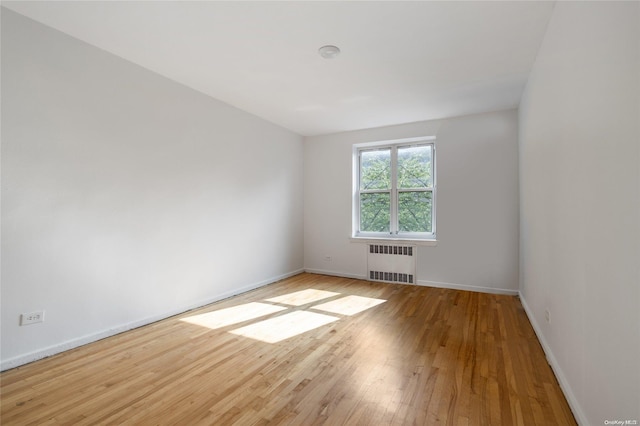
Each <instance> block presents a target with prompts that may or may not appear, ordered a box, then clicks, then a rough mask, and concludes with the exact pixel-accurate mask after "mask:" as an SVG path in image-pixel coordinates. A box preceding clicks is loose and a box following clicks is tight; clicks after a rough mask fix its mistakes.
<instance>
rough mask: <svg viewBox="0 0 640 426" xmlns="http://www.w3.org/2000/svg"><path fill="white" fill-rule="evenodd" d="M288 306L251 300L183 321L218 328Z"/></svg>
mask: <svg viewBox="0 0 640 426" xmlns="http://www.w3.org/2000/svg"><path fill="white" fill-rule="evenodd" d="M285 309H287V308H284V307H282V306H276V305H270V304H267V303H258V302H251V303H245V304H243V305H238V306H234V307H232V308H225V309H220V310H218V311H212V312H207V313H205V314H199V315H193V316H190V317H187V318H182V319H181V321H184V322H188V323H190V324H195V325H200V326H203V327H207V328H211V329H216V328H221V327H226V326H228V325H232V324H237V323H240V322H243V321H249V320H252V319H255V318H258V317H262V316H265V315H269V314H273V313H275V312H280V311H283V310H285Z"/></svg>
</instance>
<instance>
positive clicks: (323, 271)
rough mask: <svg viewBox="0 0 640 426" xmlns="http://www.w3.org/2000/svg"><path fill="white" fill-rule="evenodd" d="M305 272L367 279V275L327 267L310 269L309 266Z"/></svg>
mask: <svg viewBox="0 0 640 426" xmlns="http://www.w3.org/2000/svg"><path fill="white" fill-rule="evenodd" d="M304 272H308V273H310V274H320V275H331V276H332V277H342V278H354V279H356V280H366V279H367V276H366V275H358V274H348V273H344V272H336V271H327V270H325V269H308V268H305V270H304Z"/></svg>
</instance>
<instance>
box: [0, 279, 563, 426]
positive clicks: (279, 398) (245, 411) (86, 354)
mask: <svg viewBox="0 0 640 426" xmlns="http://www.w3.org/2000/svg"><path fill="white" fill-rule="evenodd" d="M216 312H221V313H218V314H216ZM291 314H295V315H293V316H289V317H287V316H286V315H291ZM319 315H320V316H319ZM322 315H324V316H329V317H332V318H335V319H332V320H331V321H328V320H326V317H322ZM289 318H294V319H295V320H296V321H316V323H311V322H310V323H309V324H307V325H308V327H301V329H306V328H311V327H315V328H312V329H310V330H309V331H305V332H302V333H300V334H297V335H294V336H291V337H287V338H285V337H282V338H280V337H279V336H280V335H282V336H285V335H284V334H283V332H291V330H292V328H291V327H289V326H288V325H287V324H291V322H290V320H289ZM323 318H325V319H323ZM265 320H270V321H267V322H264V323H262V321H265ZM258 323H260V324H267V325H270V327H268V328H266V327H257V326H256V327H249V328H247V327H248V326H253V325H254V324H258ZM295 325H296V328H297V326H298V325H301V326H304V324H295ZM282 328H287V329H288V330H283V329H282ZM246 329H249V330H251V334H250V335H251V337H247V336H245V335H242V334H238V331H237V330H240V331H242V330H246ZM233 332H236V334H234V333H233ZM269 342H273V343H269ZM0 391H1V394H0V398H1V400H0V402H1V407H0V410H1V412H0V420H1V423H2V424H3V425H21V426H22V425H29V424H34V425H43V424H73V425H96V424H117V425H122V424H127V425H128V424H131V425H146V424H161V425H163V424H172V425H173V424H185V425H198V424H202V425H212V424H215V425H242V426H245V425H267V424H274V425H304V426H309V425H376V426H378V425H501V424H502V425H516V424H523V425H550V424H554V425H574V424H575V420H574V418H573V416H572V414H571V410H570V409H569V406H568V405H567V402H566V400H565V398H564V396H563V394H562V392H561V390H560V388H559V386H558V383H557V381H556V379H555V377H554V375H553V373H552V371H551V369H550V367H549V365H548V364H547V362H546V358H545V355H544V353H543V351H542V348H541V346H540V344H539V342H538V341H537V339H536V336H535V333H534V332H533V330H532V328H531V325H530V324H529V321H528V319H527V318H526V315H525V313H524V310H523V309H522V306H521V304H520V301H519V300H518V298H517V297H511V296H503V295H491V294H483V293H473V292H464V291H457V290H448V289H439V288H429V287H419V286H411V285H399V284H385V283H373V282H367V281H361V280H355V279H348V278H337V277H328V276H322V275H315V274H301V275H298V276H295V277H292V278H289V279H287V280H283V281H280V282H278V283H274V284H271V285H268V286H265V287H262V288H260V289H257V290H254V291H251V292H248V293H245V294H242V295H239V296H236V297H233V298H230V299H226V300H224V301H221V302H218V303H214V304H212V305H209V306H206V307H204V308H201V309H198V310H194V311H191V312H187V313H184V314H182V315H178V316H175V317H172V318H169V319H166V320H163V321H160V322H157V323H154V324H151V325H149V326H146V327H141V328H139V329H136V330H132V331H129V332H126V333H122V334H120V335H117V336H113V337H111V338H108V339H104V340H101V341H99V342H95V343H92V344H89V345H86V346H83V347H81V348H77V349H74V350H71V351H68V352H65V353H63V354H59V355H56V356H53V357H51V358H47V359H43V360H40V361H37V362H34V363H31V364H28V365H24V366H21V367H18V368H16V369H13V370H9V371H5V372H3V373H2V374H1V375H0Z"/></svg>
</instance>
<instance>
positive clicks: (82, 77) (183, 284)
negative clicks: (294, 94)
mask: <svg viewBox="0 0 640 426" xmlns="http://www.w3.org/2000/svg"><path fill="white" fill-rule="evenodd" d="M302 153H303V144H302V138H301V137H300V136H298V135H296V134H294V133H291V132H290V131H287V130H284V129H282V128H280V127H277V126H275V125H273V124H270V123H268V122H265V121H263V120H261V119H258V118H256V117H254V116H252V115H249V114H247V113H245V112H242V111H240V110H237V109H235V108H232V107H230V106H228V105H226V104H223V103H221V102H218V101H216V100H214V99H211V98H209V97H207V96H205V95H202V94H200V93H198V92H195V91H193V90H191V89H188V88H186V87H184V86H182V85H180V84H177V83H175V82H172V81H170V80H168V79H165V78H163V77H161V76H159V75H156V74H154V73H151V72H149V71H147V70H145V69H142V68H140V67H138V66H136V65H133V64H131V63H129V62H126V61H124V60H122V59H120V58H118V57H115V56H113V55H111V54H108V53H106V52H104V51H101V50H99V49H96V48H94V47H91V46H89V45H87V44H84V43H82V42H80V41H78V40H76V39H73V38H70V37H68V36H66V35H64V34H62V33H59V32H57V31H54V30H52V29H50V28H47V27H45V26H42V25H40V24H38V23H35V22H34V21H31V20H29V19H26V18H24V17H22V16H20V15H17V14H15V13H13V12H11V11H8V10H6V9H3V10H2V352H1V354H2V355H1V357H2V367H3V368H7V367H11V366H14V365H17V364H20V363H23V362H25V361H29V360H32V359H35V358H38V357H41V356H44V355H47V354H50V353H54V352H57V351H59V350H62V349H66V348H69V347H73V346H75V345H77V344H80V343H84V342H87V341H90V340H92V339H95V338H97V337H101V336H104V335H109V334H112V333H114V332H115V331H119V330H123V329H126V328H128V327H131V326H135V325H140V324H143V323H146V322H148V321H151V320H153V319H158V318H162V317H163V316H166V315H169V314H172V313H176V312H178V311H181V310H184V309H187V308H190V307H195V306H198V305H201V304H203V303H205V302H207V301H211V300H215V299H218V298H221V297H224V296H230V295H232V294H235V293H237V292H240V291H243V290H247V289H249V288H252V287H255V286H258V285H261V284H264V283H266V282H269V281H273V280H274V279H276V278H278V277H282V276H284V275H288V274H291V273H294V272H296V271H300V270H301V269H302V267H303V255H302V250H303V244H302V238H303V228H302V219H303V213H302V208H303V198H302V190H303V188H302V179H303V175H302V160H303V154H302ZM257 250H259V252H258V251H257ZM248 260H250V261H248ZM35 310H46V314H45V322H44V323H41V324H35V325H29V326H23V327H20V326H19V325H18V324H19V315H20V313H23V312H31V311H35Z"/></svg>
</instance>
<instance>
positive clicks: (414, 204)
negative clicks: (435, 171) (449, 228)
mask: <svg viewBox="0 0 640 426" xmlns="http://www.w3.org/2000/svg"><path fill="white" fill-rule="evenodd" d="M431 198H432V193H431V191H413V192H412V191H407V192H400V193H398V225H399V228H400V232H432V226H431V206H432V202H431Z"/></svg>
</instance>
